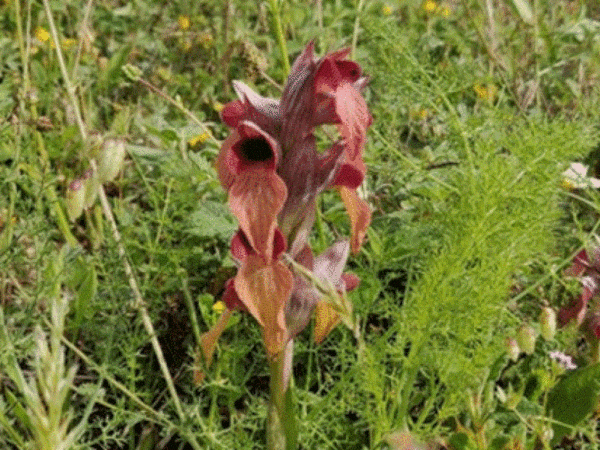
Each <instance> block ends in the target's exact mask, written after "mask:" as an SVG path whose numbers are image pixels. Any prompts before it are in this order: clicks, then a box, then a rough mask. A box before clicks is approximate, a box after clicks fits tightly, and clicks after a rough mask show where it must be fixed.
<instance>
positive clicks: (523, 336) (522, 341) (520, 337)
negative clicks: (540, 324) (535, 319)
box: [517, 325, 536, 355]
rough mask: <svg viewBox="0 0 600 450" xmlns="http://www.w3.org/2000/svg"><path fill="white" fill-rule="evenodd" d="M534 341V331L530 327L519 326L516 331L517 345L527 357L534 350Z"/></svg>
mask: <svg viewBox="0 0 600 450" xmlns="http://www.w3.org/2000/svg"><path fill="white" fill-rule="evenodd" d="M535 339H536V335H535V330H534V329H533V327H532V326H531V325H521V326H520V327H519V329H518V330H517V344H519V347H520V348H521V350H523V352H524V353H526V354H528V355H531V354H532V353H533V352H534V350H535Z"/></svg>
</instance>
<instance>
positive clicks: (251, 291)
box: [196, 43, 372, 449]
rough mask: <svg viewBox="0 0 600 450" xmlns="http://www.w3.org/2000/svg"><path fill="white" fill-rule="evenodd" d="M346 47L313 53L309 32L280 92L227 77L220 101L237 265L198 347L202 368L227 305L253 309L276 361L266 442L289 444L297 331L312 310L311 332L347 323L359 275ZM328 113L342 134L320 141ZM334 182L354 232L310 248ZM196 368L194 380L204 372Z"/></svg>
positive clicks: (357, 75) (353, 101)
mask: <svg viewBox="0 0 600 450" xmlns="http://www.w3.org/2000/svg"><path fill="white" fill-rule="evenodd" d="M348 55H349V49H347V50H340V51H337V52H334V53H330V54H328V55H326V56H324V57H322V58H316V57H315V55H314V44H313V43H309V44H308V45H307V46H306V48H305V49H304V51H303V52H302V53H301V54H300V56H299V57H298V58H297V59H296V61H295V62H294V64H293V66H292V68H291V71H290V75H289V77H288V80H287V83H286V85H285V87H284V90H283V94H282V96H281V99H280V100H276V99H272V98H266V97H263V96H261V95H259V94H257V93H256V92H254V91H253V90H252V89H250V88H249V87H248V86H246V85H245V84H243V83H241V82H234V88H235V91H236V93H237V95H238V97H239V100H235V101H233V102H231V103H228V104H227V105H225V107H224V108H223V110H222V112H221V116H222V120H223V121H224V122H225V124H227V126H228V127H229V128H230V130H231V134H230V135H229V137H228V138H227V139H226V140H225V141H224V142H223V145H222V147H221V151H220V153H219V156H218V159H217V170H218V175H219V180H220V182H221V185H222V186H223V188H224V189H225V190H226V191H227V193H228V198H229V208H230V210H231V212H232V213H233V214H234V215H235V217H236V218H237V220H238V223H239V230H238V231H237V233H236V234H235V235H234V236H233V239H232V241H231V253H232V255H233V257H234V259H235V261H236V263H237V266H238V270H237V274H236V275H235V277H233V278H232V279H230V280H228V281H227V283H226V285H225V293H224V295H223V301H224V303H225V305H226V306H227V308H226V310H225V311H224V312H223V313H222V315H221V317H220V319H219V320H218V322H217V324H216V325H215V326H214V328H213V329H211V330H210V331H208V332H207V333H205V334H204V335H203V337H202V342H201V350H202V355H201V356H202V357H203V360H204V362H205V365H204V367H205V368H206V365H207V364H209V363H210V361H211V359H212V355H213V352H214V348H215V345H216V341H217V339H218V337H219V336H220V335H221V333H222V332H223V330H224V329H225V327H226V324H227V322H228V320H229V318H230V316H231V314H232V313H233V311H234V310H241V311H245V312H248V313H250V314H251V315H252V316H253V317H254V318H255V319H256V321H257V322H258V324H259V325H260V327H261V331H262V336H263V340H264V345H265V348H266V350H267V353H268V356H269V361H270V364H271V406H270V410H269V419H268V422H269V423H268V433H267V436H268V438H267V441H268V442H267V443H268V447H269V448H286V449H288V448H295V446H296V444H295V439H296V438H295V436H294V435H295V425H294V423H292V420H293V414H292V413H291V411H290V410H289V409H290V408H292V406H291V404H290V401H291V400H290V399H291V397H290V395H291V394H290V374H291V362H292V349H293V339H294V337H295V336H296V335H298V334H299V333H300V332H301V331H302V330H303V329H304V328H305V327H306V326H307V324H308V323H309V321H310V318H311V317H312V315H313V313H314V316H315V327H314V330H315V336H314V337H315V340H316V341H317V342H321V341H323V340H324V339H325V337H326V336H327V335H328V334H329V332H330V331H331V330H332V329H333V328H334V327H335V326H336V325H337V324H338V323H339V322H340V320H342V321H345V322H347V321H348V317H347V315H348V314H351V312H349V308H348V302H347V299H346V297H345V292H347V291H350V290H352V289H353V288H355V287H356V286H357V285H358V282H359V280H358V278H357V277H356V276H354V275H352V274H346V273H344V272H343V269H344V266H345V264H346V260H347V258H348V255H349V253H350V251H352V252H354V253H356V252H358V251H359V249H360V247H361V244H362V242H363V239H364V237H365V233H366V230H367V227H368V226H369V223H370V219H371V212H370V209H369V206H368V205H367V203H366V202H365V201H364V200H363V199H361V198H360V197H359V195H358V193H357V188H358V187H359V186H360V185H361V183H362V182H363V179H364V177H365V172H366V167H365V164H364V161H363V158H362V151H363V148H364V144H365V139H366V131H367V128H368V127H369V126H370V125H371V122H372V117H371V115H370V113H369V110H368V108H367V105H366V102H365V100H364V98H363V96H362V95H361V91H362V90H363V89H364V87H365V86H366V84H367V78H366V77H364V76H362V72H361V67H360V66H359V65H358V64H357V63H356V62H353V61H350V60H348V59H347V57H348ZM327 124H332V125H335V126H336V127H337V131H338V133H339V139H338V140H336V141H335V142H333V143H332V144H331V146H330V147H329V148H328V149H326V150H325V151H323V152H320V151H318V150H317V138H316V136H315V130H316V129H317V127H319V126H322V125H327ZM329 188H335V189H337V191H338V192H339V195H340V197H341V200H342V201H343V203H344V204H345V206H346V210H347V213H348V216H349V219H350V224H351V237H350V240H349V241H340V242H337V243H335V244H333V245H332V246H331V247H330V248H328V249H327V250H325V251H324V252H323V253H321V254H320V255H318V256H314V255H313V252H312V249H311V247H310V245H309V242H308V238H309V234H310V232H311V229H312V226H313V224H314V222H315V217H316V200H317V197H318V196H319V194H320V193H322V192H323V191H325V190H326V189H329ZM344 316H346V317H344ZM345 319H346V320H345ZM196 375H197V376H196V380H197V381H198V382H199V381H201V379H202V378H203V375H204V374H203V372H197V374H196Z"/></svg>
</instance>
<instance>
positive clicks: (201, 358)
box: [194, 309, 233, 386]
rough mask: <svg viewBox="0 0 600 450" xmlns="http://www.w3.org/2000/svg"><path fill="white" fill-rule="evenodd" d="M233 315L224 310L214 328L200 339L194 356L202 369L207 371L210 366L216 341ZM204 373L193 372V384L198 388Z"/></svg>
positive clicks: (199, 370) (200, 370)
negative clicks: (198, 347)
mask: <svg viewBox="0 0 600 450" xmlns="http://www.w3.org/2000/svg"><path fill="white" fill-rule="evenodd" d="M232 313H233V311H232V310H230V309H225V311H223V313H222V314H221V317H219V320H217V323H216V324H215V326H214V327H212V328H211V329H210V330H208V331H207V332H206V333H204V334H203V335H202V336H201V337H200V349H199V351H198V353H197V355H196V358H197V361H196V364H197V365H198V366H200V367H202V368H204V369H207V368H208V366H210V364H211V362H212V359H213V355H214V353H215V347H216V345H217V340H218V339H219V337H220V336H221V335H222V334H223V331H225V327H226V326H227V322H229V318H230V317H231V314H232ZM205 375H206V374H205V373H204V371H203V370H202V369H196V370H194V383H195V384H196V386H198V385H199V384H200V383H202V381H203V380H204V377H205Z"/></svg>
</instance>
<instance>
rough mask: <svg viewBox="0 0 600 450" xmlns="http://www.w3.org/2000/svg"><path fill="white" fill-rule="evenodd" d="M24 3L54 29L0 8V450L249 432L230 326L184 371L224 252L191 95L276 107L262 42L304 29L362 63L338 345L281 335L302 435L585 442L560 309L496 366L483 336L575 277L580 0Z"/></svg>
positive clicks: (589, 192) (248, 333)
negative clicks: (353, 244)
mask: <svg viewBox="0 0 600 450" xmlns="http://www.w3.org/2000/svg"><path fill="white" fill-rule="evenodd" d="M47 5H48V8H49V9H50V15H51V16H52V18H53V21H54V23H55V24H56V32H57V35H56V39H53V38H52V36H51V35H52V30H51V28H52V27H51V26H50V21H49V15H48V14H47V12H46V11H45V9H44V5H43V3H35V2H16V1H7V0H5V1H4V2H3V3H2V4H1V6H0V24H1V28H2V29H3V30H5V31H4V33H3V34H2V35H0V61H1V62H0V180H2V182H1V183H0V267H2V268H3V270H2V271H1V273H0V303H1V307H0V320H1V322H2V323H1V324H0V328H1V329H2V332H1V333H0V443H1V444H2V446H3V448H11V449H13V448H14V449H26V448H36V449H44V448H48V449H50V448H52V449H54V448H59V447H58V445H59V444H58V443H56V442H54V443H53V442H51V441H49V440H48V439H50V437H51V436H54V437H57V442H59V443H62V445H64V448H93V449H101V448H111V449H176V448H177V449H179V448H181V449H189V448H196V449H198V448H210V449H221V448H223V449H224V448H228V449H229V448H238V449H252V448H256V449H260V448H264V441H265V431H264V428H265V417H266V411H267V397H268V392H269V387H268V368H267V364H266V356H265V352H264V349H263V347H262V344H261V336H260V332H259V329H258V327H257V326H256V324H255V323H254V321H253V320H252V319H251V318H250V317H249V316H246V315H241V314H238V315H236V316H235V320H234V321H233V322H232V324H231V325H230V326H229V327H228V330H227V331H226V333H225V335H224V336H223V339H221V341H220V345H219V350H218V352H217V355H216V360H215V362H214V364H213V366H211V368H210V369H209V370H208V371H207V378H206V380H205V381H204V383H203V384H202V385H201V386H199V387H195V386H194V384H193V380H192V378H193V370H192V369H193V364H194V353H195V347H196V345H197V341H198V336H199V335H200V333H202V332H204V331H206V330H207V329H208V328H209V327H210V326H212V325H213V324H214V323H215V322H216V320H217V318H218V312H217V311H216V310H215V308H214V307H213V304H214V303H215V302H216V301H217V300H218V299H219V296H220V293H221V290H222V287H223V283H224V281H225V280H227V278H229V277H230V276H231V273H232V268H233V261H232V260H231V258H230V256H229V253H228V244H229V239H230V237H231V235H232V233H233V232H234V231H235V229H236V224H235V221H234V219H233V218H232V216H231V215H230V213H229V211H228V209H227V206H226V195H225V193H224V192H223V191H222V189H221V187H220V184H219V182H218V179H217V176H216V173H215V170H214V168H213V164H214V161H215V158H216V155H217V153H218V150H219V145H220V142H221V141H222V140H223V139H224V138H225V137H226V135H227V130H226V127H225V126H224V125H223V124H221V122H220V119H219V116H218V112H219V110H220V108H221V107H222V105H223V104H225V103H226V102H228V101H231V100H232V99H233V98H234V93H233V92H232V89H231V87H230V83H231V81H232V80H235V79H241V80H244V81H245V82H246V83H248V84H251V85H253V86H254V87H255V88H256V89H257V90H258V91H259V92H261V93H262V94H264V95H270V96H274V97H278V96H279V95H280V93H281V92H280V89H281V86H282V84H283V82H284V79H285V74H286V73H287V71H288V68H287V67H286V63H285V62H284V61H287V59H288V58H286V57H283V56H282V55H283V54H285V53H286V52H287V55H286V56H287V57H289V60H290V61H291V60H292V59H293V57H295V56H296V55H297V54H298V53H299V51H300V50H301V49H302V48H303V46H304V45H305V44H306V43H307V42H308V41H309V40H311V39H314V40H315V44H316V49H317V52H318V54H324V53H325V52H327V51H331V50H335V49H338V48H341V47H345V46H351V47H352V49H353V57H354V59H356V60H357V61H358V62H359V63H361V65H362V66H363V68H364V71H365V73H367V74H368V75H370V76H371V82H370V85H369V88H368V89H367V90H366V92H365V95H366V97H367V101H368V104H369V106H370V108H371V111H372V113H373V116H374V124H373V126H372V128H371V129H370V130H369V140H368V143H367V148H366V151H365V161H366V163H367V166H368V168H369V171H368V175H367V180H366V182H365V184H364V186H363V188H361V189H362V191H363V193H364V194H365V196H366V198H367V200H368V201H369V203H370V205H371V207H372V210H373V222H372V226H371V228H370V230H369V233H368V239H367V242H366V245H365V246H364V248H363V250H362V251H361V253H360V254H358V255H356V256H355V257H354V258H353V259H352V260H351V262H350V270H351V271H353V272H354V273H356V274H357V275H359V277H360V278H361V284H360V286H359V288H358V289H357V290H356V291H353V292H352V293H351V294H350V297H351V299H352V300H353V302H354V306H355V311H356V313H357V314H358V316H359V319H360V324H361V334H362V336H363V338H364V341H365V347H364V352H362V354H360V355H359V352H357V346H356V341H355V339H354V336H353V334H352V333H351V332H349V331H348V330H346V329H344V328H342V327H339V328H338V329H336V330H335V331H334V332H333V333H332V335H331V336H329V337H328V339H327V340H326V341H325V342H324V343H323V344H322V345H320V346H316V345H315V344H314V343H312V341H311V339H310V333H304V334H303V335H302V336H301V337H300V338H299V339H298V343H297V350H296V358H295V365H294V375H295V383H296V384H295V391H296V396H297V399H298V403H299V405H300V406H299V410H300V416H299V426H300V442H301V448H306V449H312V448H319V449H341V448H343V449H383V448H389V449H397V448H403V447H399V446H397V445H396V444H394V440H393V438H392V437H390V436H391V435H392V434H393V433H406V432H408V433H410V435H403V436H405V437H406V436H410V437H407V439H412V440H414V441H415V442H428V443H430V445H432V446H433V445H434V444H435V445H438V446H440V447H445V448H452V449H466V448H480V449H484V448H497V449H501V448H507V449H508V448H530V449H533V448H551V447H552V446H560V448H576V449H587V448H590V449H591V448H597V446H598V443H599V441H598V438H597V432H596V421H595V419H593V415H592V412H593V411H597V395H598V393H597V390H596V389H595V388H594V386H595V384H594V383H595V382H596V381H595V379H597V372H596V371H595V369H594V367H596V366H595V365H594V363H593V362H594V356H593V354H592V353H591V351H590V348H593V345H594V340H593V338H590V337H589V336H588V337H587V340H585V339H584V334H583V331H582V330H580V329H578V328H577V327H573V326H571V327H566V328H564V329H561V330H559V331H558V333H557V334H556V336H555V337H554V338H553V339H551V340H545V339H542V338H538V339H537V342H536V346H535V351H534V352H533V353H532V354H530V355H524V354H522V355H521V356H520V358H519V359H518V360H516V361H513V360H511V359H510V358H509V357H508V355H507V351H506V346H505V344H506V340H507V338H512V337H515V336H516V334H517V329H518V328H519V327H520V326H521V325H522V324H530V325H532V326H533V329H534V330H535V331H536V332H537V331H539V328H540V324H539V320H538V315H539V312H540V310H541V308H542V307H543V306H546V305H548V306H551V307H553V308H555V309H558V308H559V307H560V306H563V305H565V304H568V303H569V301H570V300H571V299H572V298H574V297H575V296H577V295H578V294H579V291H580V289H581V287H580V284H579V283H578V282H577V281H575V280H573V279H569V278H568V277H566V276H565V275H564V272H563V270H562V269H563V268H564V267H566V266H568V265H569V264H570V262H571V260H572V257H573V256H574V254H576V253H577V251H579V250H580V249H581V248H583V247H586V246H587V247H588V248H589V247H590V246H593V245H597V243H595V236H596V234H595V233H596V230H597V228H598V225H599V223H600V222H599V221H598V212H599V211H600V197H599V196H598V193H597V191H595V190H593V189H580V190H577V191H569V190H566V189H564V188H563V187H561V179H562V173H563V171H564V170H565V169H566V168H567V167H568V166H569V164H570V163H571V162H574V161H586V162H587V163H588V164H589V166H590V168H591V170H592V172H593V171H594V170H597V167H598V162H597V157H596V156H597V151H596V152H594V151H593V150H594V149H595V148H596V146H597V144H598V140H599V139H598V125H597V117H596V116H597V111H598V107H599V106H600V103H599V99H600V97H599V92H598V87H597V86H598V83H597V81H598V75H597V74H598V73H599V69H600V67H599V65H600V59H599V57H598V55H599V53H598V52H599V51H600V47H599V45H600V38H599V33H600V10H599V9H598V7H597V5H596V3H595V2H594V1H591V0H589V1H587V2H583V1H582V2H567V1H558V2H550V1H545V0H537V1H532V2H528V1H525V0H520V1H517V0H513V1H510V2H493V1H473V0H463V1H457V2H439V3H436V2H430V1H428V2H423V3H421V2H415V1H396V2H392V1H389V2H379V1H370V2H366V1H365V2H350V1H343V0H342V1H336V2H325V1H318V0H317V1H315V2H313V3H312V4H311V5H310V7H307V5H306V3H305V2H298V1H291V0H289V1H270V2H259V3H258V7H257V6H256V4H251V3H250V2H241V1H237V0H228V1H226V2H220V1H211V0H205V1H199V2H190V1H186V0H177V1H173V2H169V3H165V4H159V3H155V2H151V1H140V2H135V3H125V4H120V3H115V2H107V1H96V2H93V1H90V2H88V3H87V4H86V5H85V6H84V7H83V8H82V6H81V4H80V3H77V2H72V1H69V0H61V1H57V2H52V4H49V3H48V4H47ZM223 5H225V6H223ZM273 8H274V9H275V11H278V12H279V14H276V15H275V17H276V18H277V20H275V21H273V15H272V14H271V13H272V11H273V10H274V9H273ZM277 22H279V23H277ZM278 27H281V29H282V30H283V37H284V40H281V39H278V36H279V35H278V33H277V31H276V30H277V28H278ZM44 32H46V34H44ZM57 44H58V46H59V47H60V50H61V53H62V54H63V55H64V62H65V66H64V68H63V69H62V70H61V67H60V59H59V57H58V53H57V51H56V46H57ZM65 74H66V76H65ZM66 80H69V81H68V83H70V84H71V85H72V86H71V87H72V89H70V87H69V84H68V83H67V82H66ZM70 94H72V95H73V96H74V100H72V99H70ZM74 105H77V106H78V108H80V110H81V113H80V116H81V120H80V121H79V120H78V114H77V111H76V108H75V107H74ZM109 140H112V141H113V142H114V141H118V142H125V143H126V145H125V148H126V157H125V161H124V163H123V166H122V170H121V171H120V173H119V175H118V176H116V177H114V178H112V179H109V180H106V181H105V182H104V183H103V192H104V199H103V198H102V194H100V198H98V199H95V198H88V199H87V203H88V207H87V208H86V209H85V210H84V211H83V212H82V214H81V216H79V217H78V218H77V219H76V220H74V221H70V220H69V212H68V208H69V205H68V203H67V195H68V186H69V184H70V183H71V182H72V181H73V180H75V179H80V178H82V177H83V176H84V173H85V172H86V170H88V169H89V168H90V167H92V166H93V165H94V164H100V163H101V161H102V159H103V158H104V157H105V154H106V152H107V144H106V142H108V141H109ZM92 161H93V162H92ZM594 174H595V175H597V173H594ZM84 183H93V180H92V181H84ZM321 211H322V212H321V215H320V222H319V223H320V226H319V227H318V231H317V232H316V233H315V235H314V236H313V244H314V247H315V248H316V249H317V250H322V249H323V248H325V247H326V246H327V245H329V244H330V243H332V242H333V241H334V240H336V239H337V238H338V237H339V236H344V235H346V236H347V235H348V233H349V223H348V222H347V219H346V216H345V213H344V211H343V208H342V207H341V206H340V203H339V199H338V197H337V196H336V194H334V193H331V192H328V193H326V194H325V195H324V196H323V197H322V201H321ZM111 215H112V216H114V219H113V220H111V219H110V217H111ZM113 224H114V225H116V232H115V230H114V229H113ZM128 267H129V269H128ZM552 350H559V351H562V352H566V353H568V354H570V355H572V356H573V357H574V359H575V361H576V362H577V364H578V365H579V366H580V367H581V368H582V369H581V371H574V372H565V371H564V370H563V369H561V368H560V367H559V365H557V364H556V363H555V362H553V361H552V360H551V359H550V357H549V352H550V351H552ZM160 355H162V356H160ZM583 369H585V371H584V370H583ZM570 374H579V375H570ZM581 374H583V375H581ZM574 377H579V379H580V380H582V379H583V380H584V381H585V382H584V383H582V382H581V381H579V383H580V384H583V385H585V386H587V389H588V390H589V391H585V392H586V395H588V396H591V397H592V398H594V397H596V401H594V402H591V403H592V406H591V407H590V408H591V410H590V411H589V414H587V415H586V414H584V415H583V417H582V418H581V419H578V420H576V421H574V422H573V423H568V425H569V427H567V428H566V435H565V436H564V437H560V439H559V438H557V437H556V436H557V433H559V432H560V433H563V431H561V430H563V428H560V427H559V426H558V425H559V424H556V423H555V419H553V418H552V415H551V414H550V412H549V410H548V408H546V404H547V403H548V401H549V400H548V399H549V398H550V399H551V400H550V401H551V404H552V402H556V400H555V399H556V398H559V399H562V398H563V397H564V395H563V397H561V394H564V391H561V389H562V388H561V386H564V385H566V384H569V380H570V379H572V378H574ZM595 377H596V378H595ZM44 380H49V381H47V382H46V381H44ZM61 380H62V384H61ZM571 388H572V386H568V389H566V388H565V391H569V389H571ZM52 389H54V391H53V390H52ZM52 392H55V394H52ZM569 392H573V391H569ZM576 392H582V391H576ZM58 393H60V397H58V396H59V394H58ZM49 395H50V397H48V396H49ZM50 398H52V399H57V398H60V399H61V400H62V401H61V402H57V404H56V405H55V407H54V408H51V403H52V402H51V401H49V399H50ZM563 401H564V408H565V410H568V409H569V407H570V406H571V404H572V403H573V401H574V400H573V399H569V398H566V397H565V398H564V400H563ZM559 404H561V403H560V402H559ZM46 416H47V417H51V420H50V419H48V420H49V421H50V422H49V423H51V424H54V426H51V427H50V431H48V430H46V431H44V428H43V426H44V425H43V424H44V423H45V422H44V421H43V417H46ZM590 416H591V417H590ZM557 417H559V416H558V415H557ZM560 417H561V420H567V419H563V416H560ZM61 427H62V428H61ZM553 434H554V437H552V436H553ZM395 445H396V446H395Z"/></svg>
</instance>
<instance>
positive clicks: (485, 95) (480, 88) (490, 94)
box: [473, 84, 498, 102]
mask: <svg viewBox="0 0 600 450" xmlns="http://www.w3.org/2000/svg"><path fill="white" fill-rule="evenodd" d="M473 90H474V91H475V94H477V97H478V98H479V99H481V100H487V101H490V102H493V101H494V100H495V99H496V94H497V93H498V88H497V87H496V85H495V84H488V85H483V84H476V85H475V86H473Z"/></svg>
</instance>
